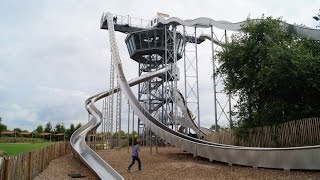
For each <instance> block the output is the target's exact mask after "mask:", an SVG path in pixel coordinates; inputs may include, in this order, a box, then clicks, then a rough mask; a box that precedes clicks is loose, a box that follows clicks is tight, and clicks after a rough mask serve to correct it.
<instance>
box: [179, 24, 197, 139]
mask: <svg viewBox="0 0 320 180" xmlns="http://www.w3.org/2000/svg"><path fill="white" fill-rule="evenodd" d="M183 36H184V39H185V38H186V36H191V37H192V36H193V37H195V42H194V43H187V42H186V41H185V46H184V80H185V81H184V86H185V87H184V88H185V91H184V93H185V94H184V97H185V100H186V103H187V105H188V108H189V109H190V110H191V112H192V113H193V114H197V119H198V126H199V125H200V107H199V72H198V45H197V27H194V31H193V33H192V34H190V35H189V34H187V31H186V27H185V26H183ZM188 44H191V46H192V47H191V48H192V50H187V45H188ZM197 133H198V134H200V128H199V131H198V132H197Z"/></svg>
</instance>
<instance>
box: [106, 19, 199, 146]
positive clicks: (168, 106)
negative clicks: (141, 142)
mask: <svg viewBox="0 0 320 180" xmlns="http://www.w3.org/2000/svg"><path fill="white" fill-rule="evenodd" d="M165 17H168V15H166V14H161V13H158V14H157V16H156V17H155V18H153V19H152V20H150V21H149V20H148V21H147V20H141V19H135V18H130V17H128V16H120V15H115V16H114V27H115V30H116V31H119V32H122V33H125V34H127V37H126V39H125V42H126V45H127V49H128V52H129V55H130V58H131V59H132V60H134V61H136V62H137V63H138V76H142V75H144V74H147V73H150V72H153V71H156V70H159V69H161V68H164V67H170V68H169V70H168V71H167V73H164V74H162V75H159V76H158V77H155V78H153V79H150V80H148V81H145V82H142V83H140V84H139V85H138V100H139V102H140V103H141V104H142V105H143V106H144V108H145V109H147V110H148V112H149V113H150V114H152V115H153V117H155V118H156V119H158V120H159V121H160V122H161V123H163V124H165V125H167V126H169V127H171V128H172V129H174V130H175V131H178V130H179V129H180V131H183V132H184V133H190V130H189V131H187V130H188V128H187V127H182V126H181V125H182V124H181V122H178V119H180V120H181V119H184V116H190V117H193V119H192V120H194V121H196V120H197V121H198V122H193V123H194V124H195V126H197V125H196V124H200V108H199V83H198V82H199V81H198V78H199V76H198V56H197V44H200V43H202V42H203V41H204V40H205V39H204V38H203V37H197V33H196V31H197V28H193V29H192V31H191V32H190V30H189V33H187V31H186V27H184V26H183V32H182V33H180V32H178V31H177V25H175V24H169V25H161V24H159V23H158V18H165ZM101 28H102V29H108V28H107V25H106V24H103V22H102V26H101ZM188 47H189V48H188ZM179 60H183V61H184V62H183V64H184V68H183V69H184V71H183V76H184V77H183V78H184V86H185V87H184V94H183V96H184V97H185V98H184V99H183V101H185V106H189V107H190V109H189V110H188V112H187V113H186V112H183V111H182V112H181V110H180V109H179V108H178V105H177V104H178V103H177V102H176V101H178V99H179V98H177V97H176V93H174V92H176V91H178V87H177V82H178V81H179V80H180V79H181V77H180V69H179V68H178V66H177V62H178V61H179ZM112 61H113V60H112V58H111V63H110V64H111V65H110V89H112V88H114V86H113V84H114V82H113V79H114V76H115V75H114V71H113V69H114V67H113V62H112ZM179 93H180V91H179ZM182 98H183V97H182ZM104 106H105V107H104V108H103V109H108V113H104V115H105V116H108V118H107V117H105V118H104V119H103V120H104V121H106V122H103V124H105V126H107V128H105V129H106V130H107V132H110V133H112V124H113V116H114V115H113V113H112V111H113V95H111V96H109V99H108V102H107V101H106V102H105V103H104ZM107 106H108V107H107ZM117 107H119V105H117ZM120 107H121V106H120ZM116 113H117V114H118V111H116ZM115 116H116V117H118V116H119V115H115ZM190 119H191V118H190ZM118 121H120V122H121V120H120V119H116V124H119V122H118ZM118 131H120V130H118ZM118 131H116V132H118ZM196 131H197V132H195V133H196V134H200V130H196ZM143 133H146V134H149V131H148V127H145V125H144V124H143V122H142V121H141V120H140V119H138V134H140V135H142V136H144V135H143ZM150 133H151V132H150ZM109 141H110V140H109Z"/></svg>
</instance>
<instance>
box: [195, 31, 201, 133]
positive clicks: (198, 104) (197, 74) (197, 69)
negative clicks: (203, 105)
mask: <svg viewBox="0 0 320 180" xmlns="http://www.w3.org/2000/svg"><path fill="white" fill-rule="evenodd" d="M194 37H195V50H196V76H197V78H196V79H197V106H198V108H197V110H198V136H199V138H201V137H200V127H201V126H200V103H199V68H198V47H197V26H196V27H194Z"/></svg>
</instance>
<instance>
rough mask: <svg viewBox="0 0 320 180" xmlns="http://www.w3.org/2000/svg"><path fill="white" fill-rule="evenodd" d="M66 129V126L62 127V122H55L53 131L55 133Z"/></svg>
mask: <svg viewBox="0 0 320 180" xmlns="http://www.w3.org/2000/svg"><path fill="white" fill-rule="evenodd" d="M65 131H66V128H65V127H64V125H63V123H59V122H58V123H57V124H56V126H55V128H54V132H55V133H64V132H65Z"/></svg>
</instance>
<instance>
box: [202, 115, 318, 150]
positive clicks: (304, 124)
mask: <svg viewBox="0 0 320 180" xmlns="http://www.w3.org/2000/svg"><path fill="white" fill-rule="evenodd" d="M207 140H209V141H212V142H216V143H221V144H230V145H238V146H249V147H298V146H312V145H319V144H320V118H318V117H317V118H307V119H300V120H296V121H289V122H286V123H282V124H279V125H274V126H265V127H257V128H253V129H251V130H250V131H249V134H248V136H247V137H246V138H242V139H241V138H239V137H237V136H236V135H235V133H234V132H233V131H229V130H228V131H220V132H214V133H212V134H210V135H208V137H207Z"/></svg>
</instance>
